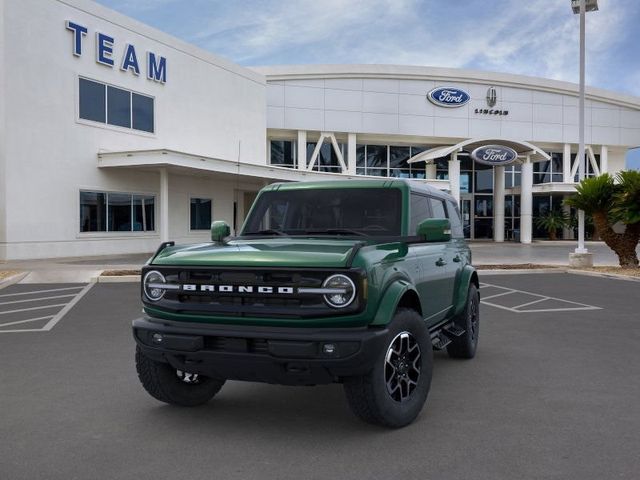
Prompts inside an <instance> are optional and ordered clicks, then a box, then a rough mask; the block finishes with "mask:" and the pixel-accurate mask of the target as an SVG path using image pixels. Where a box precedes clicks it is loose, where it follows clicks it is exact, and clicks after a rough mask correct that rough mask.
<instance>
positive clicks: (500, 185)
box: [493, 165, 504, 242]
mask: <svg viewBox="0 0 640 480" xmlns="http://www.w3.org/2000/svg"><path fill="white" fill-rule="evenodd" d="M493 241H494V242H504V166H502V165H500V166H495V167H493Z"/></svg>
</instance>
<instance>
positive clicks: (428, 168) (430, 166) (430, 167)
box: [425, 163, 438, 180]
mask: <svg viewBox="0 0 640 480" xmlns="http://www.w3.org/2000/svg"><path fill="white" fill-rule="evenodd" d="M437 169H438V166H437V165H436V164H435V163H427V164H426V165H425V177H426V178H427V179H428V180H435V179H436V177H437V176H438V171H437Z"/></svg>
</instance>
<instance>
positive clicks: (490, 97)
mask: <svg viewBox="0 0 640 480" xmlns="http://www.w3.org/2000/svg"><path fill="white" fill-rule="evenodd" d="M497 101H498V94H497V92H496V87H489V89H488V90H487V105H488V106H489V108H493V107H495V105H496V102H497Z"/></svg>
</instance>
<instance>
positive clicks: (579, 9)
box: [571, 0, 598, 261]
mask: <svg viewBox="0 0 640 480" xmlns="http://www.w3.org/2000/svg"><path fill="white" fill-rule="evenodd" d="M571 8H572V9H573V13H575V14H578V15H580V99H579V104H578V123H579V125H578V137H579V145H578V179H579V181H582V180H583V179H584V174H585V170H586V168H585V167H586V165H585V155H584V57H585V54H584V50H585V47H584V46H585V40H584V23H585V22H584V20H585V19H584V17H585V13H586V12H593V11H596V10H598V0H571ZM575 253H576V254H578V255H581V254H582V255H584V254H586V253H588V252H587V249H586V247H585V246H584V211H583V210H578V247H577V248H576V249H575ZM585 256H586V255H585ZM587 261H589V260H587Z"/></svg>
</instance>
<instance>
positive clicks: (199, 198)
mask: <svg viewBox="0 0 640 480" xmlns="http://www.w3.org/2000/svg"><path fill="white" fill-rule="evenodd" d="M192 200H209V201H210V202H211V208H210V209H209V214H210V218H211V222H213V198H205V197H194V196H192V195H189V233H193V234H202V232H210V231H211V225H209V226H208V227H207V228H192V225H191V201H192Z"/></svg>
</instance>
